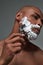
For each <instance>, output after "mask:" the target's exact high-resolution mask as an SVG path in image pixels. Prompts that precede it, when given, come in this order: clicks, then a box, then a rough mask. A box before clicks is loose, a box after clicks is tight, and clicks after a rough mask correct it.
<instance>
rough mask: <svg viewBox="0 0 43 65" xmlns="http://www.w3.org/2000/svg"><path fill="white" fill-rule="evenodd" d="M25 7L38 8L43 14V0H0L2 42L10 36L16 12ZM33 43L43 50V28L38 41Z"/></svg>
mask: <svg viewBox="0 0 43 65" xmlns="http://www.w3.org/2000/svg"><path fill="white" fill-rule="evenodd" d="M24 5H35V6H38V7H39V8H40V9H41V10H42V12H43V0H0V40H2V39H4V38H6V37H7V36H8V35H9V34H10V32H11V30H12V28H13V25H14V18H15V15H16V12H17V10H18V9H19V8H21V7H22V6H24ZM33 42H34V44H36V45H37V46H39V47H40V48H42V49H43V28H42V30H41V33H40V35H39V37H38V39H37V40H36V41H33Z"/></svg>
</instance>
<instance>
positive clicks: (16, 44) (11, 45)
mask: <svg viewBox="0 0 43 65" xmlns="http://www.w3.org/2000/svg"><path fill="white" fill-rule="evenodd" d="M21 45H22V44H21V43H19V42H18V43H14V44H12V43H10V44H7V46H8V47H18V46H21Z"/></svg>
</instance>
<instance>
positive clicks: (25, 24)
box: [20, 17, 40, 40]
mask: <svg viewBox="0 0 43 65" xmlns="http://www.w3.org/2000/svg"><path fill="white" fill-rule="evenodd" d="M20 23H22V28H20V31H21V32H23V33H24V32H25V33H26V34H27V37H28V39H31V40H34V39H36V38H37V36H38V35H37V34H36V33H34V32H33V31H32V28H40V26H39V25H37V24H36V25H34V24H31V22H30V21H28V19H27V17H24V18H22V20H21V21H20Z"/></svg>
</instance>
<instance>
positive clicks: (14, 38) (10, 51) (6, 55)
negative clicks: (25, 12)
mask: <svg viewBox="0 0 43 65" xmlns="http://www.w3.org/2000/svg"><path fill="white" fill-rule="evenodd" d="M24 44H25V40H24V34H20V33H13V34H11V35H10V36H9V37H8V38H7V39H5V40H4V47H3V52H2V56H1V58H2V60H4V63H5V64H6V63H7V64H8V63H9V62H10V61H11V59H12V58H13V56H14V55H15V54H16V53H17V52H18V51H20V50H21V49H22V45H24ZM7 64H6V65H7Z"/></svg>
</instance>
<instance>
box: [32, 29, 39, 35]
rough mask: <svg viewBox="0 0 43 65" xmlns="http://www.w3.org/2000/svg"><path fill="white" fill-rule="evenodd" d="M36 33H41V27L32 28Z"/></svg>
mask: <svg viewBox="0 0 43 65" xmlns="http://www.w3.org/2000/svg"><path fill="white" fill-rule="evenodd" d="M32 30H33V31H34V32H35V33H36V34H39V33H40V28H33V29H32Z"/></svg>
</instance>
